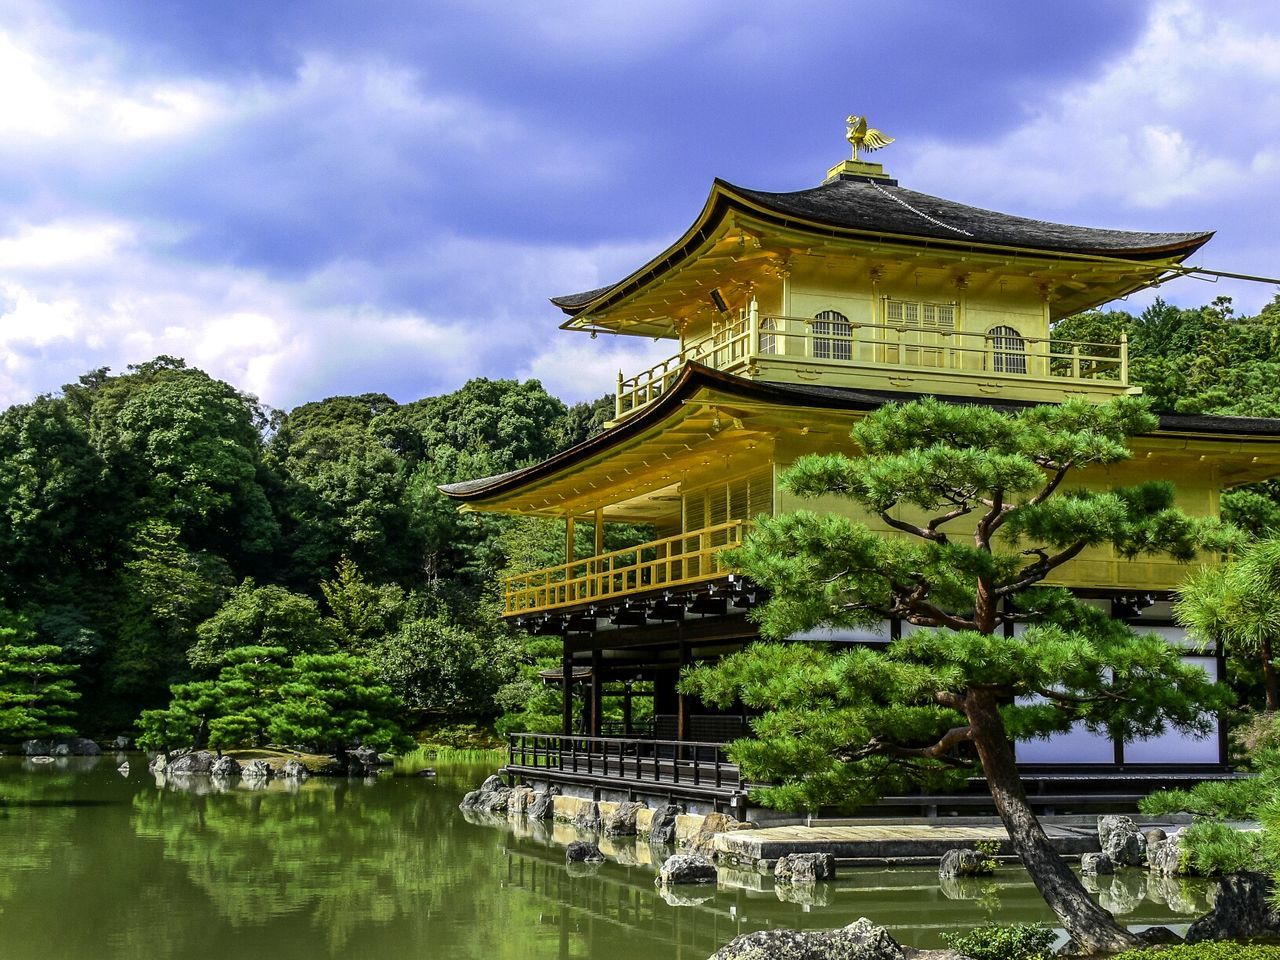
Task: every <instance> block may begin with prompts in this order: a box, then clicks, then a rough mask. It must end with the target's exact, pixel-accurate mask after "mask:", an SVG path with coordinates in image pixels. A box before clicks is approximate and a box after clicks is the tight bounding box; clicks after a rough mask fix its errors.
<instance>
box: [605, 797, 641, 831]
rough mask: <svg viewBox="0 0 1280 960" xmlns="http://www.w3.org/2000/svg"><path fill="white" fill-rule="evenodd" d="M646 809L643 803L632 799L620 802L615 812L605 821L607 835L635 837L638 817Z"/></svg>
mask: <svg viewBox="0 0 1280 960" xmlns="http://www.w3.org/2000/svg"><path fill="white" fill-rule="evenodd" d="M643 809H644V804H643V803H636V802H634V801H632V800H627V801H624V802H623V803H620V804H618V806H617V808H616V809H615V810H614V811H613V813H611V814H609V816H608V817H606V818H605V821H604V835H605V836H606V837H634V836H635V835H636V817H637V816H638V815H639V813H640V811H641V810H643Z"/></svg>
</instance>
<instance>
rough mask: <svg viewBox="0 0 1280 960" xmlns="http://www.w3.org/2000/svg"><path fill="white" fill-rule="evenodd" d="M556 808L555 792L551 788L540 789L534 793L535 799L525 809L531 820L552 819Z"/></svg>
mask: <svg viewBox="0 0 1280 960" xmlns="http://www.w3.org/2000/svg"><path fill="white" fill-rule="evenodd" d="M554 809H555V794H554V793H552V792H551V791H550V790H539V791H538V792H537V793H535V794H534V795H533V801H532V802H531V803H530V804H529V806H528V808H527V809H526V810H525V815H526V816H527V817H528V818H529V819H530V820H550V819H551V815H552V813H553V812H554Z"/></svg>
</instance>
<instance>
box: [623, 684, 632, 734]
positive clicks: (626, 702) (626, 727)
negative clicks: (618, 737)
mask: <svg viewBox="0 0 1280 960" xmlns="http://www.w3.org/2000/svg"><path fill="white" fill-rule="evenodd" d="M631 683H632V681H630V680H628V681H627V682H626V683H625V684H623V686H622V735H623V736H624V737H629V736H631V733H632V730H631Z"/></svg>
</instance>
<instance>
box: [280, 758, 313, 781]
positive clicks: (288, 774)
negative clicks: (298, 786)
mask: <svg viewBox="0 0 1280 960" xmlns="http://www.w3.org/2000/svg"><path fill="white" fill-rule="evenodd" d="M280 776H282V777H284V778H285V779H286V780H297V781H298V782H302V781H303V780H306V779H307V778H308V777H309V776H311V771H310V770H308V769H307V765H306V764H304V763H303V762H302V761H301V760H294V759H292V758H290V759H288V760H286V761H285V762H284V769H282V770H281V771H280Z"/></svg>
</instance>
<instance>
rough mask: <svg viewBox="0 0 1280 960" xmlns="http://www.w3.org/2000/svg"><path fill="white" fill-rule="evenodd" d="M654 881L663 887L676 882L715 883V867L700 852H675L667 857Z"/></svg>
mask: <svg viewBox="0 0 1280 960" xmlns="http://www.w3.org/2000/svg"><path fill="white" fill-rule="evenodd" d="M656 882H657V883H658V885H659V886H664V887H666V886H670V885H672V884H678V883H715V882H716V867H715V864H713V863H712V862H711V861H710V860H708V859H707V858H706V857H704V856H702V855H701V854H697V853H677V854H673V855H672V856H670V857H667V862H666V863H664V864H663V865H662V869H661V870H660V871H659V872H658V878H657V881H656Z"/></svg>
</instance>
